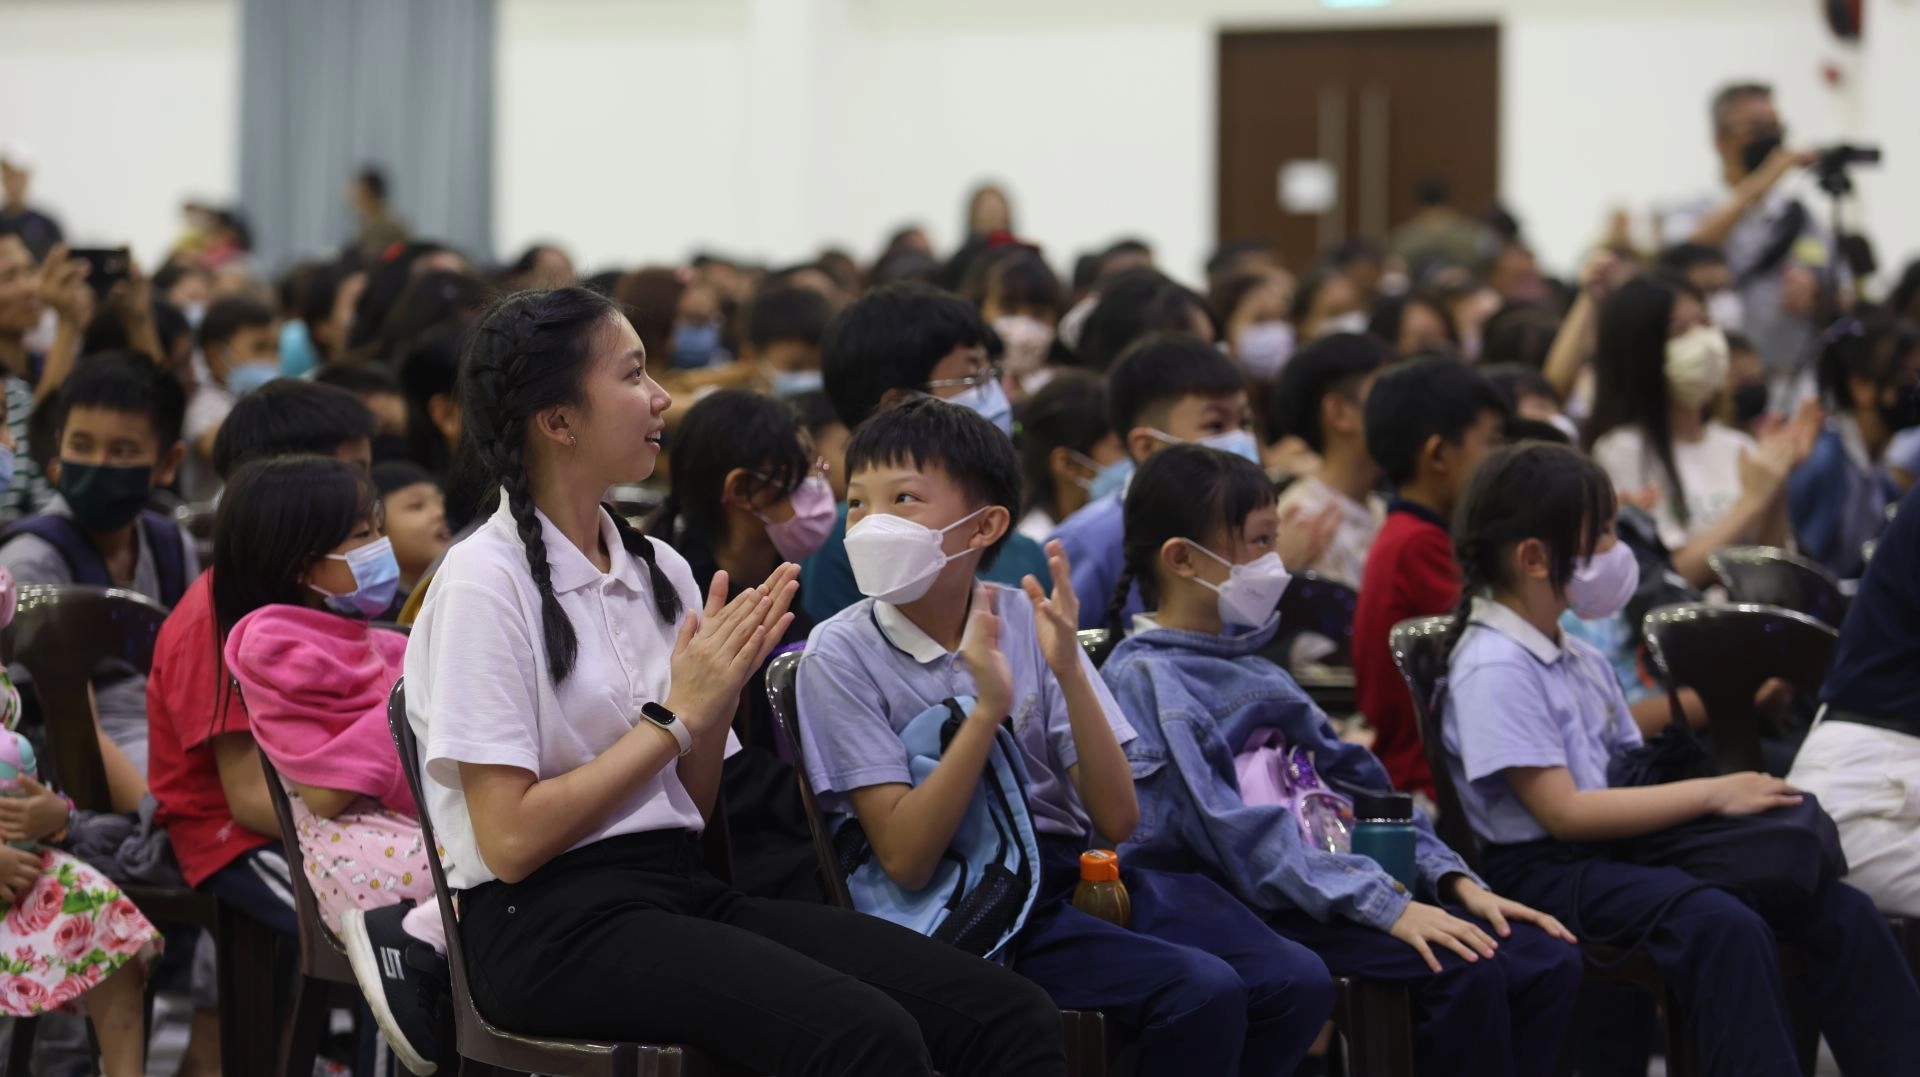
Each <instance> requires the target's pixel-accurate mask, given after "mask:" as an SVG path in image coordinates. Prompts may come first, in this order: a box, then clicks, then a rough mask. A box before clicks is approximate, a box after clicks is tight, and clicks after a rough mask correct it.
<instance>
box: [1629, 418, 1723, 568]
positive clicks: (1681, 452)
mask: <svg viewBox="0 0 1920 1077" xmlns="http://www.w3.org/2000/svg"><path fill="white" fill-rule="evenodd" d="M1758 448H1759V446H1758V445H1757V444H1756V443H1755V442H1754V440H1753V439H1752V438H1750V437H1748V436H1747V435H1745V434H1743V433H1741V432H1740V431H1738V430H1735V429H1733V428H1732V427H1728V426H1723V425H1721V424H1720V423H1716V422H1709V423H1707V424H1706V427H1705V429H1704V430H1703V431H1702V432H1701V437H1700V440H1699V441H1695V442H1683V441H1675V442H1674V443H1673V466H1674V470H1675V471H1678V472H1679V473H1680V483H1681V485H1682V486H1683V487H1685V488H1686V496H1687V522H1686V523H1684V524H1683V523H1681V522H1680V517H1679V516H1678V515H1676V514H1675V513H1674V511H1673V501H1672V499H1671V498H1670V497H1669V494H1670V492H1671V491H1672V489H1673V481H1672V480H1671V479H1670V478H1668V477H1667V470H1666V468H1664V467H1661V466H1660V458H1659V457H1658V456H1655V455H1654V452H1653V446H1651V445H1649V444H1648V443H1647V439H1646V436H1645V435H1644V434H1642V433H1641V432H1640V428H1639V427H1637V426H1619V427H1615V428H1614V429H1612V430H1609V431H1607V432H1606V433H1605V434H1602V435H1601V436H1600V439H1599V440H1598V441H1595V442H1594V443H1593V462H1594V463H1596V464H1599V465H1600V469H1601V470H1602V471H1605V472H1606V473H1607V477H1608V478H1609V479H1612V480H1613V485H1614V488H1615V489H1616V490H1620V491H1623V492H1627V493H1631V492H1634V491H1638V490H1643V489H1645V488H1647V487H1649V486H1655V487H1658V488H1659V490H1660V500H1659V501H1658V503H1656V504H1655V505H1654V506H1653V511H1652V513H1651V515H1652V516H1653V522H1654V524H1655V525H1656V526H1657V527H1658V528H1659V530H1660V541H1661V542H1662V543H1664V544H1665V545H1666V547H1667V549H1669V550H1678V549H1679V548H1680V547H1682V546H1685V545H1686V544H1687V542H1688V540H1690V539H1692V538H1693V536H1695V535H1698V534H1699V533H1700V532H1702V531H1705V530H1706V529H1707V528H1709V527H1712V526H1713V525H1714V524H1717V523H1719V522H1720V518H1721V517H1722V516H1725V515H1726V514H1727V512H1728V510H1730V509H1732V508H1733V506H1734V505H1735V504H1736V503H1738V502H1739V500H1740V492H1741V491H1740V454H1741V453H1743V452H1756V451H1758ZM1751 538H1752V536H1751V535H1748V536H1743V537H1742V538H1740V539H1738V540H1736V541H1747V540H1750V539H1751Z"/></svg>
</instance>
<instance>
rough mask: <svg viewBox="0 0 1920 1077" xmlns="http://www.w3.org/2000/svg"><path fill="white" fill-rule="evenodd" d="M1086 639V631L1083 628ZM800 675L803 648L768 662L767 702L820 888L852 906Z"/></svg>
mask: <svg viewBox="0 0 1920 1077" xmlns="http://www.w3.org/2000/svg"><path fill="white" fill-rule="evenodd" d="M1080 635H1081V637H1082V640H1083V642H1084V640H1085V637H1086V633H1085V632H1082V633H1081V634H1080ZM799 677H800V652H798V651H789V652H787V653H786V654H779V655H775V656H774V657H773V661H771V662H769V663H767V705H768V708H769V709H770V710H772V711H773V724H774V726H775V727H776V728H778V729H779V730H780V735H781V736H782V737H785V738H786V741H787V745H788V747H789V748H790V749H791V750H792V752H793V777H794V780H795V781H797V782H799V783H800V806H801V807H802V808H804V809H806V813H807V830H808V832H809V833H811V834H812V835H813V855H814V857H815V859H817V860H818V861H819V862H820V888H821V890H823V891H824V892H825V893H826V895H827V898H828V900H830V901H832V902H833V903H834V904H835V905H838V906H840V907H841V908H843V909H851V908H853V897H852V895H850V894H849V893H848V892H847V880H846V877H845V876H843V875H841V874H840V858H839V857H837V856H835V855H833V838H832V836H831V835H829V834H828V833H827V823H826V820H825V819H823V818H821V816H820V805H819V803H818V802H817V801H815V800H814V798H813V782H811V781H809V780H808V779H807V756H806V749H805V747H803V746H802V745H801V743H800V708H799V706H798V704H797V702H796V700H795V697H794V685H795V683H796V682H797V681H798V680H799Z"/></svg>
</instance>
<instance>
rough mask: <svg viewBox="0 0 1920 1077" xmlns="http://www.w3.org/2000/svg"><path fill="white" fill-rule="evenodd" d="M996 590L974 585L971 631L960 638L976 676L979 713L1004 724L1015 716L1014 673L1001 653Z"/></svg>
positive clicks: (969, 616) (969, 619)
mask: <svg viewBox="0 0 1920 1077" xmlns="http://www.w3.org/2000/svg"><path fill="white" fill-rule="evenodd" d="M996 590H997V588H995V587H994V586H993V585H992V584H987V583H978V582H976V583H975V584H974V585H973V608H972V609H970V610H969V611H967V627H966V630H965V631H964V632H962V633H961V634H960V657H962V658H964V659H966V660H967V671H968V672H970V673H972V674H973V697H974V703H975V705H976V707H977V709H978V711H979V712H980V713H982V714H985V715H987V716H988V717H991V718H992V719H993V720H994V721H995V722H1001V721H1005V720H1006V719H1007V718H1008V717H1009V716H1010V715H1011V714H1012V712H1013V669H1012V667H1011V666H1009V665H1008V664H1007V655H1006V652H1004V651H1002V650H1001V649H1000V617H999V615H998V614H996V613H994V611H993V600H994V592H995V591H996Z"/></svg>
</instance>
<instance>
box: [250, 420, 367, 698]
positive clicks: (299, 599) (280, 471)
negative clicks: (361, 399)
mask: <svg viewBox="0 0 1920 1077" xmlns="http://www.w3.org/2000/svg"><path fill="white" fill-rule="evenodd" d="M378 505H379V497H378V495H377V494H376V493H375V492H374V488H373V483H372V482H371V481H370V480H369V479H367V477H366V476H364V475H362V474H360V472H359V470H358V469H356V468H355V467H354V466H353V465H351V464H348V463H346V462H344V461H342V460H338V459H335V458H334V457H331V456H306V455H301V456H276V457H272V458H268V459H263V460H256V461H254V462H252V463H249V464H247V465H245V466H243V467H241V468H240V470H239V471H237V472H235V473H234V474H233V477H231V478H229V479H228V480H227V485H226V488H225V490H223V491H222V493H221V495H220V512H219V515H217V516H216V517H214V522H213V569H214V571H213V580H212V586H213V613H214V620H215V624H216V626H217V631H216V632H215V633H214V652H215V654H214V659H215V663H216V665H215V667H214V668H215V684H214V693H215V703H214V713H213V723H214V724H213V727H212V728H213V729H214V730H215V731H216V732H217V731H221V730H224V729H225V728H226V718H227V714H228V707H229V706H230V705H231V703H232V696H233V681H232V678H231V677H230V676H228V674H227V668H226V658H225V653H226V638H227V633H228V632H230V631H232V630H233V626H234V625H235V624H237V623H239V621H240V618H242V617H245V616H246V615H247V614H249V613H252V612H253V611H254V610H257V609H260V608H261V607H263V606H270V605H275V604H280V605H287V606H305V605H306V603H307V597H308V596H309V595H311V594H313V592H312V591H309V590H308V589H307V588H306V585H305V584H303V583H301V582H300V580H299V578H298V577H299V575H300V573H302V572H304V571H306V570H307V569H308V568H310V567H311V566H312V565H313V564H314V563H315V562H317V561H319V560H320V559H321V558H323V557H325V556H326V555H327V553H328V552H329V551H331V550H332V549H333V548H334V547H335V546H338V545H340V544H341V543H342V542H345V541H346V540H347V536H349V535H351V534H353V530H354V528H356V527H358V526H359V525H360V524H362V523H364V522H366V521H367V520H371V519H374V518H375V516H376V515H377V511H378V509H377V507H378Z"/></svg>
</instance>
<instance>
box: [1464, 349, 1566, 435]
mask: <svg viewBox="0 0 1920 1077" xmlns="http://www.w3.org/2000/svg"><path fill="white" fill-rule="evenodd" d="M1478 369H1479V371H1480V376H1481V377H1483V378H1486V379H1487V384H1489V385H1492V386H1493V387H1494V389H1495V390H1497V391H1498V392H1499V393H1500V399H1502V400H1505V401H1506V402H1507V410H1508V411H1518V410H1520V398H1521V397H1522V396H1541V397H1545V398H1547V399H1548V400H1551V401H1553V402H1554V404H1555V405H1556V406H1557V405H1558V404H1559V403H1560V394H1559V392H1557V391H1556V390H1555V389H1554V387H1553V383H1552V382H1550V381H1548V380H1547V376H1546V375H1545V374H1542V373H1540V369H1539V368H1538V367H1531V366H1528V365H1526V364H1525V363H1483V364H1481V366H1480V367H1479V368H1478ZM1513 421H1514V420H1508V422H1509V424H1511V423H1512V422H1513Z"/></svg>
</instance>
